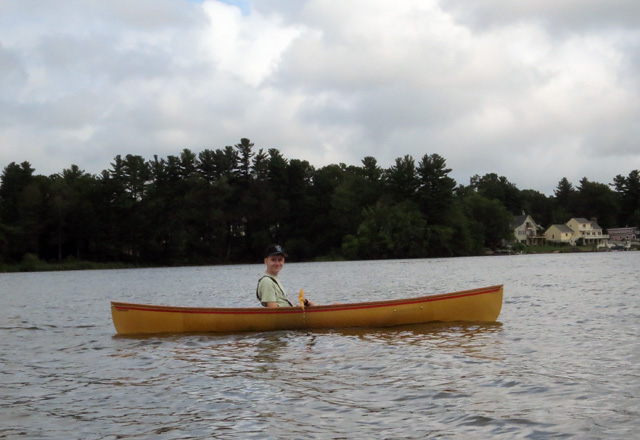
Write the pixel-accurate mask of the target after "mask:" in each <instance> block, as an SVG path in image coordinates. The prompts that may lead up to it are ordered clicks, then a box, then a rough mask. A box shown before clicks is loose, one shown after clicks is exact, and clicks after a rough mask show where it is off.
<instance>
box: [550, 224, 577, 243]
mask: <svg viewBox="0 0 640 440" xmlns="http://www.w3.org/2000/svg"><path fill="white" fill-rule="evenodd" d="M544 237H545V238H546V240H547V243H568V244H570V245H572V246H574V245H575V244H576V242H575V239H574V233H573V229H571V228H570V227H569V226H567V225H551V226H550V227H549V229H547V230H546V231H545V233H544Z"/></svg>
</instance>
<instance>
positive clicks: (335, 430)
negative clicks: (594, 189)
mask: <svg viewBox="0 0 640 440" xmlns="http://www.w3.org/2000/svg"><path fill="white" fill-rule="evenodd" d="M496 263H498V264H496ZM638 263H640V253H617V254H589V255H586V256H585V255H545V256H517V257H495V258H461V259H450V260H407V261H390V262H389V261H386V262H353V263H314V264H295V265H294V264H291V265H287V267H286V269H285V271H286V272H287V273H286V274H284V273H283V279H284V280H285V282H286V285H287V286H288V287H289V286H291V287H289V289H290V291H295V289H297V288H299V287H305V288H306V290H307V291H308V292H310V293H309V295H313V298H314V299H320V300H321V301H320V302H335V301H340V302H346V301H363V300H368V299H386V298H389V297H391V298H400V297H407V296H418V295H424V294H427V293H441V292H445V291H452V290H459V289H467V288H473V287H479V286H486V285H493V284H500V283H504V284H505V301H504V306H503V309H502V315H501V316H500V322H498V323H495V324H480V323H467V324H462V323H449V324H443V323H434V324H421V325H411V326H402V327H395V328H383V329H339V330H338V329H333V330H323V331H281V332H268V333H247V334H228V335H213V334H191V335H170V336H165V337H157V336H146V337H121V336H115V335H114V334H115V331H114V329H113V326H112V323H111V321H110V319H111V318H110V315H109V303H108V301H109V300H110V299H114V300H123V301H135V302H149V303H164V304H177V305H196V306H197V305H212V306H230V305H234V306H236V305H240V306H250V305H254V303H253V301H254V297H253V296H252V295H251V294H252V292H253V289H255V280H256V279H257V275H259V273H260V272H261V270H262V267H261V266H232V267H213V268H181V269H166V270H164V269H149V270H131V271H91V272H68V273H57V274H1V275H0V332H2V334H1V336H2V338H1V339H0V365H1V366H2V368H1V369H0V385H1V387H2V393H1V394H0V409H1V411H0V437H3V438H82V439H93V438H95V439H98V438H100V439H103V438H113V439H115V438H167V439H169V438H171V439H173V438H202V439H206V438H224V439H228V438H242V439H245V438H323V439H324V438H353V437H355V436H359V437H363V438H428V437H434V438H534V439H536V438H538V439H546V438H550V437H564V438H568V437H574V438H607V439H609V438H633V436H634V435H635V431H636V429H637V420H640V414H638V408H639V407H640V406H639V405H638V404H639V403H640V402H639V399H640V397H639V396H640V381H639V375H638V373H637V365H638V362H639V361H640V345H639V344H640V342H639V341H640V338H639V336H640V329H639V326H638V322H639V318H640V298H639V296H640V295H639V293H638V291H637V279H636V276H635V274H636V273H637V267H639V265H638ZM567 268H570V269H571V270H568V269H567ZM373 273H375V274H376V275H375V276H372V274H373ZM613 273H615V274H616V275H615V277H612V276H611V274H613ZM327 274H331V276H327ZM336 280H339V281H336ZM221 286H222V287H221Z"/></svg>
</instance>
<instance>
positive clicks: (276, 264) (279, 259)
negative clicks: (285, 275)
mask: <svg viewBox="0 0 640 440" xmlns="http://www.w3.org/2000/svg"><path fill="white" fill-rule="evenodd" d="M264 264H266V265H267V273H269V274H270V275H273V276H278V273H279V272H280V271H281V270H282V267H283V266H284V257H283V256H282V255H271V256H270V257H267V258H265V259H264Z"/></svg>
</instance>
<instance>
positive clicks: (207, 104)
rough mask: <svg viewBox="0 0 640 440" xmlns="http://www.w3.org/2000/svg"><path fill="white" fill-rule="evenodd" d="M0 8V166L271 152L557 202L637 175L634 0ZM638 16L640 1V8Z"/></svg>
mask: <svg viewBox="0 0 640 440" xmlns="http://www.w3.org/2000/svg"><path fill="white" fill-rule="evenodd" d="M55 3H56V4H54V3H53V2H41V3H39V5H38V8H33V7H32V6H30V5H31V3H29V2H0V167H4V166H6V164H8V163H9V162H11V161H16V162H21V161H24V160H28V161H29V162H31V163H32V165H33V166H34V167H35V168H36V172H39V173H42V174H49V173H54V172H60V171H62V169H64V168H67V167H69V166H70V165H71V164H73V163H75V164H77V165H78V166H80V167H81V168H83V169H86V170H87V171H89V172H92V173H97V172H100V171H101V170H102V169H105V168H108V167H109V163H110V162H111V161H112V159H113V157H115V155H117V154H129V153H131V154H140V155H142V156H143V157H145V158H148V159H151V158H152V157H153V155H154V154H157V155H159V156H161V157H163V156H166V155H169V154H178V153H179V152H180V151H181V150H182V149H183V148H190V149H192V150H194V151H199V150H201V149H204V148H222V147H224V146H225V145H233V144H236V143H238V141H239V139H240V138H241V137H248V138H250V139H251V140H252V141H254V142H255V144H256V147H258V148H265V149H267V148H272V147H273V148H279V149H280V150H281V151H282V152H283V154H284V155H285V156H286V157H290V158H299V159H306V160H309V161H310V162H311V163H312V164H313V165H315V166H317V167H320V166H323V165H326V164H329V163H339V162H344V163H347V164H354V165H357V164H359V163H360V160H361V159H362V158H363V157H365V156H374V157H376V158H377V159H378V161H379V163H380V164H381V165H382V166H385V167H387V166H390V165H391V164H393V161H394V159H395V158H396V157H399V156H404V155H405V154H411V155H413V156H414V158H415V159H416V160H419V159H420V158H421V157H422V156H423V155H424V154H432V153H438V154H440V155H442V156H443V157H445V159H447V162H448V166H449V167H451V168H452V169H453V172H452V175H453V177H454V178H455V179H456V180H457V181H458V182H459V183H464V184H466V183H468V179H469V177H471V176H473V175H475V174H480V175H482V174H485V173H489V172H495V173H498V174H499V175H504V176H506V177H507V178H509V180H511V181H512V182H514V183H516V184H517V185H518V187H520V188H521V189H528V188H531V189H536V190H539V191H543V192H545V193H547V194H550V193H551V192H552V189H553V188H554V187H555V186H556V184H557V182H558V181H559V180H560V179H561V178H562V177H565V176H566V177H568V178H569V179H570V180H572V181H573V182H574V183H577V181H578V180H579V179H580V178H581V177H584V176H587V177H589V179H590V180H592V181H600V182H603V183H609V182H610V181H611V180H612V179H613V177H614V176H615V175H617V174H623V175H626V174H628V172H629V171H630V170H631V169H637V168H639V167H640V147H638V145H637V144H636V141H635V140H636V139H638V131H639V130H640V129H639V127H638V123H637V122H636V121H638V120H639V117H640V108H639V105H638V104H637V103H638V102H640V100H639V99H638V98H639V96H638V95H639V91H640V88H639V87H638V86H639V81H638V79H639V75H638V69H639V68H640V62H639V61H638V60H640V56H639V53H640V52H639V51H638V49H637V48H638V47H640V46H639V45H638V43H639V41H638V40H639V39H640V33H638V32H637V29H638V23H637V21H638V20H639V18H638V17H640V13H639V12H640V11H637V9H638V8H639V7H640V6H638V5H636V3H634V2H630V1H613V2H606V4H604V3H602V2H600V1H596V0H588V1H577V0H576V1H569V2H557V1H556V2H551V1H546V0H545V1H541V2H533V3H531V2H529V3H527V4H523V3H522V2H508V1H506V0H501V1H499V0H489V1H486V2H475V1H471V0H446V1H435V0H433V1H425V2H414V1H403V0H400V1H396V2H393V4H390V3H388V2H386V1H383V0H370V1H366V2H365V1H362V2H348V3H344V2H343V3H334V2H326V1H322V0H307V1H297V2H293V3H292V2H284V1H281V0H261V1H260V2H240V3H238V2H228V3H236V4H239V5H240V6H241V7H242V10H241V9H238V8H237V7H236V6H234V5H233V4H225V3H222V2H219V1H215V0H206V1H204V2H202V3H199V2H192V1H191V2H190V1H186V0H160V1H158V0H153V1H152V0H136V1H130V0H127V1H125V0H118V1H110V2H82V1H79V0H77V1H76V0H72V1H68V2H55ZM639 5H640V4H639Z"/></svg>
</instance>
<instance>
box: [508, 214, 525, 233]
mask: <svg viewBox="0 0 640 440" xmlns="http://www.w3.org/2000/svg"><path fill="white" fill-rule="evenodd" d="M527 217H529V216H528V215H527V214H523V215H516V216H515V217H513V221H512V222H511V228H512V229H515V228H517V227H518V226H520V225H522V224H523V223H524V221H525V220H526V219H527Z"/></svg>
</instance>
